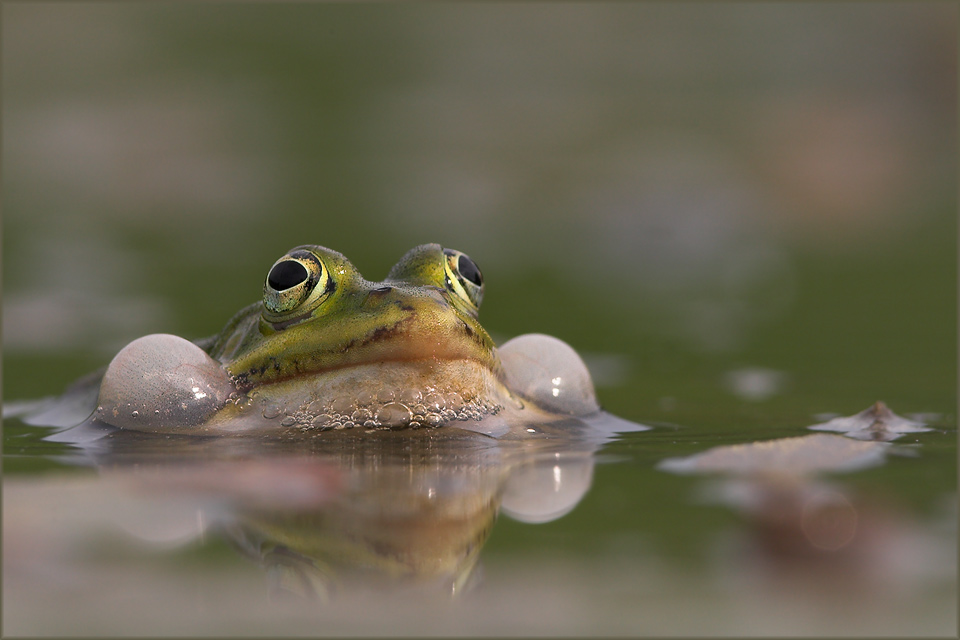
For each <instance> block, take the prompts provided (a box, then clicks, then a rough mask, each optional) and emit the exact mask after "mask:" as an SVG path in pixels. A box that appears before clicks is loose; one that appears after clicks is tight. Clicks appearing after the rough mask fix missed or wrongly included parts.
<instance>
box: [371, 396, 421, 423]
mask: <svg viewBox="0 0 960 640" xmlns="http://www.w3.org/2000/svg"><path fill="white" fill-rule="evenodd" d="M412 418H413V414H412V413H411V412H410V408H409V407H407V406H406V405H405V404H403V403H400V402H389V403H387V404H385V405H383V406H382V407H380V409H379V410H378V411H377V422H379V423H380V424H383V425H386V426H389V427H402V426H404V425H406V424H408V423H409V422H410V420H411V419H412Z"/></svg>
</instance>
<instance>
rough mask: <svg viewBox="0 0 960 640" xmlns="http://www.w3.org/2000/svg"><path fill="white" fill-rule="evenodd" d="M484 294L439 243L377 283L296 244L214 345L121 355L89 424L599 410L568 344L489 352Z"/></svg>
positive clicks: (316, 426)
mask: <svg viewBox="0 0 960 640" xmlns="http://www.w3.org/2000/svg"><path fill="white" fill-rule="evenodd" d="M483 296H484V279H483V275H482V273H481V271H480V268H479V267H478V266H477V264H476V263H475V262H474V261H473V260H472V259H470V257H468V256H467V255H465V254H464V253H462V252H460V251H456V250H454V249H447V248H444V247H441V246H440V245H437V244H424V245H420V246H418V247H415V248H413V249H411V250H410V251H409V252H407V254H406V255H404V256H403V258H401V259H400V261H399V262H397V264H396V265H394V266H393V268H392V269H391V270H390V272H389V273H388V274H387V277H386V278H385V279H384V280H383V281H382V282H371V281H368V280H366V279H364V278H363V277H362V276H361V275H360V273H359V272H358V271H357V269H356V268H355V267H354V266H353V265H352V264H351V263H350V261H349V260H347V258H345V257H344V256H343V255H341V254H340V253H337V252H336V251H333V250H330V249H327V248H325V247H321V246H315V245H304V246H299V247H296V248H294V249H292V250H290V251H289V252H287V253H286V254H284V255H283V256H282V257H281V258H280V259H279V260H277V261H276V262H275V263H274V264H273V266H271V267H270V269H269V271H268V272H267V275H266V278H265V281H264V285H263V298H262V299H261V300H260V301H259V302H257V303H255V304H252V305H250V306H248V307H246V308H245V309H242V310H241V311H240V312H239V313H237V314H236V315H235V316H234V317H233V318H232V319H231V320H230V321H229V322H228V323H227V325H226V326H225V327H224V329H223V330H222V331H221V332H220V333H219V334H218V335H216V336H214V337H212V338H209V339H207V340H201V341H198V342H196V343H194V342H190V341H188V340H185V339H183V338H179V337H176V336H172V335H167V334H153V335H149V336H145V337H143V338H139V339H138V340H135V341H133V342H131V343H130V344H129V345H127V346H126V347H125V348H124V349H123V350H121V351H120V353H118V354H117V356H116V357H115V358H114V359H113V361H112V362H111V363H110V365H109V367H108V368H107V370H106V373H105V374H104V376H103V379H102V382H101V384H100V390H99V397H98V401H97V408H96V410H95V411H94V414H93V420H94V421H95V422H100V423H106V424H108V425H112V426H114V427H118V428H120V429H131V430H136V431H147V432H171V433H173V432H175V433H185V434H199V435H215V434H222V433H251V432H264V431H275V430H278V429H288V430H300V431H332V430H345V429H357V430H363V431H364V432H372V431H378V430H388V429H432V428H439V427H445V426H448V425H455V426H458V427H461V428H467V429H470V430H474V431H479V432H481V433H486V434H488V435H502V434H503V433H505V432H507V431H510V430H511V429H512V428H514V427H515V426H516V425H518V424H523V425H529V424H535V423H545V422H550V421H551V420H557V419H563V418H570V417H577V416H588V415H592V414H597V413H599V412H600V409H599V406H598V405H597V401H596V397H595V394H594V389H593V384H592V381H591V379H590V374H589V373H588V371H587V368H586V366H585V365H584V364H583V361H582V360H581V359H580V357H579V356H578V355H577V354H576V352H575V351H574V350H573V349H572V348H571V347H569V346H568V345H567V344H566V343H564V342H562V341H561V340H559V339H557V338H552V337H550V336H545V335H541V334H528V335H524V336H519V337H517V338H514V339H512V340H510V341H508V342H506V343H505V344H503V345H502V346H501V347H500V348H497V346H496V345H495V344H494V341H493V340H492V339H491V338H490V335H489V334H488V333H487V332H486V331H485V330H484V328H483V327H482V326H481V325H480V323H479V321H478V312H479V309H480V304H481V302H482V300H483ZM525 431H528V432H531V433H532V432H535V431H536V429H535V428H529V429H526V430H525Z"/></svg>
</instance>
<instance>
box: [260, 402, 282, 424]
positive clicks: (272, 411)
mask: <svg viewBox="0 0 960 640" xmlns="http://www.w3.org/2000/svg"><path fill="white" fill-rule="evenodd" d="M262 415H263V417H264V418H266V419H267V420H273V419H274V418H276V417H277V416H279V415H280V407H279V406H277V405H275V404H268V405H267V406H265V407H264V408H263V412H262Z"/></svg>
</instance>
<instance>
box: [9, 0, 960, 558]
mask: <svg viewBox="0 0 960 640" xmlns="http://www.w3.org/2000/svg"><path fill="white" fill-rule="evenodd" d="M2 19H3V43H2V46H3V51H2V53H3V56H2V65H3V67H2V72H3V73H2V76H3V87H2V89H3V105H2V108H3V113H2V117H3V156H2V161H3V184H2V187H3V211H4V218H3V222H4V230H3V231H4V233H3V353H4V355H3V374H4V375H3V392H4V399H5V400H11V399H23V398H33V397H38V396H42V395H49V394H53V393H58V392H59V391H60V390H61V389H62V387H63V386H64V385H65V384H67V383H68V382H70V381H71V380H73V379H75V378H77V377H78V376H80V375H82V374H83V373H85V372H87V371H89V370H91V369H93V368H96V367H98V366H100V365H102V364H105V363H106V362H108V361H109V359H110V357H111V356H112V355H113V354H114V353H115V352H116V351H117V350H118V349H119V348H120V347H122V346H123V345H124V344H126V343H127V342H128V341H130V340H131V339H133V338H136V337H138V336H141V335H144V334H146V333H151V332H169V333H175V334H179V335H182V336H185V337H188V338H199V337H202V336H205V335H210V334H212V333H215V332H217V331H218V330H219V329H220V327H221V326H222V325H223V324H224V323H225V322H226V321H227V320H228V319H229V318H230V317H231V315H232V314H233V313H234V312H235V311H236V310H238V309H240V308H241V307H242V306H244V305H246V304H248V303H250V302H252V301H255V300H256V299H258V298H259V296H260V292H261V286H262V281H263V278H264V276H265V274H266V271H267V269H268V268H269V266H270V265H271V264H272V263H273V261H274V260H275V259H276V258H277V257H279V256H280V255H282V254H283V253H284V252H285V251H286V250H288V249H289V248H291V247H293V246H296V245H299V244H322V245H326V246H329V247H331V248H334V249H336V250H338V251H341V252H342V253H344V254H345V255H347V256H348V257H350V258H351V260H353V261H354V263H355V264H356V265H357V267H358V268H359V269H360V271H361V272H362V273H363V274H364V275H365V276H366V277H367V278H369V279H374V280H378V279H380V278H382V277H384V276H385V275H386V272H387V270H388V269H389V267H390V266H391V265H392V264H393V263H394V262H395V261H396V260H397V259H398V258H399V257H400V256H401V255H402V254H403V253H404V252H405V251H406V250H407V249H409V248H410V247H412V246H414V245H416V244H419V243H423V242H439V243H441V244H444V245H446V246H450V247H454V248H457V249H460V250H462V251H464V252H466V253H468V254H469V255H470V256H471V257H473V258H474V259H475V260H476V261H477V262H478V264H479V265H480V266H481V268H482V269H483V271H484V275H485V277H486V281H487V293H486V297H485V300H484V308H483V309H482V311H481V320H482V321H483V322H484V324H485V326H486V327H487V328H488V329H489V330H490V331H491V332H492V333H493V334H494V336H495V337H497V338H498V341H499V340H502V339H504V338H508V337H511V336H513V335H516V334H520V333H526V332H544V333H550V334H553V335H556V336H558V337H560V338H562V339H564V340H566V341H567V342H569V343H570V344H572V345H573V346H574V347H575V348H576V349H577V350H578V351H580V352H582V353H583V354H584V356H585V358H586V359H587V361H588V363H589V364H590V366H591V368H592V369H593V371H594V373H595V376H596V380H597V383H598V387H599V395H600V399H601V402H602V403H603V405H604V406H605V407H606V408H607V409H609V410H610V411H612V412H613V413H615V414H617V415H620V416H624V417H626V418H629V419H631V420H635V421H639V422H643V423H647V424H653V425H657V426H660V427H661V429H660V430H656V431H654V432H648V433H646V434H642V435H641V436H638V437H635V438H630V439H627V440H625V441H623V442H621V443H619V444H617V445H614V446H613V447H611V449H610V451H611V452H612V453H615V454H617V455H620V456H623V457H624V459H627V460H631V461H634V462H637V464H636V465H632V466H631V465H607V466H601V467H600V468H599V469H598V472H597V483H596V485H595V490H594V492H593V493H592V494H591V497H590V499H588V500H587V501H585V503H584V505H583V506H582V507H581V508H580V509H578V510H577V511H576V512H575V513H574V514H571V516H569V517H568V518H565V519H563V520H561V521H558V522H557V523H554V524H551V525H545V527H544V528H542V529H536V530H535V531H534V530H533V529H530V528H524V527H523V526H521V525H517V524H505V525H500V528H499V529H498V530H497V533H495V535H494V539H493V541H492V542H491V546H492V547H493V548H497V545H507V546H509V545H510V544H514V543H515V544H521V543H520V542H518V541H520V540H522V538H523V536H525V535H528V533H526V532H529V535H530V536H542V535H543V532H544V531H547V530H549V527H553V528H554V530H557V528H558V527H559V528H560V530H563V528H566V529H567V530H569V531H580V530H581V529H583V530H591V529H596V528H598V527H600V526H604V527H606V529H608V530H611V531H613V530H615V529H617V528H618V527H619V528H620V529H623V530H625V531H635V530H636V529H637V528H638V527H641V526H646V527H652V528H654V529H657V530H658V531H660V532H661V533H662V538H663V541H664V543H665V544H671V543H673V544H678V545H679V544H683V540H684V535H692V536H699V535H703V532H704V531H707V530H709V529H710V527H706V528H702V529H698V528H694V529H695V530H692V529H691V527H689V526H687V525H689V521H683V520H682V518H689V517H690V516H689V514H684V515H679V514H680V511H679V510H680V509H681V506H680V505H679V503H678V502H677V496H681V495H686V493H687V491H688V488H689V486H690V482H688V481H687V480H686V479H672V478H671V479H666V478H663V474H661V473H660V472H656V471H653V470H652V468H651V465H652V464H653V463H655V462H656V461H658V460H659V459H661V458H663V457H666V456H672V455H683V454H685V453H691V452H693V451H699V450H702V449H703V448H705V447H707V446H709V445H711V444H715V443H721V442H734V441H744V440H750V439H757V438H768V437H771V438H772V437H777V436H784V435H799V434H801V433H803V432H804V427H805V426H807V425H809V424H812V423H814V422H817V421H818V420H817V419H816V418H815V416H816V415H818V414H822V413H831V412H832V413H838V414H844V415H846V414H851V413H854V412H857V411H860V410H862V409H865V408H866V407H868V406H869V405H871V404H872V403H873V402H875V401H877V400H884V401H885V402H887V404H889V405H890V406H891V407H892V408H893V409H894V411H897V412H898V413H906V414H911V413H923V414H925V415H926V416H927V419H928V421H929V422H930V423H931V424H933V425H934V426H936V427H938V428H939V429H941V431H940V432H936V433H934V434H932V435H930V436H927V438H928V440H927V441H926V442H927V444H928V446H927V448H926V449H925V451H924V453H925V455H926V456H927V458H926V464H925V465H923V466H922V467H919V468H918V467H917V466H916V465H915V466H913V467H909V468H910V469H912V471H904V469H905V467H904V466H901V465H898V464H891V465H889V466H888V467H885V468H884V470H883V471H878V472H877V473H876V474H875V475H874V476H871V475H869V474H867V475H865V476H864V477H866V478H867V479H868V480H869V481H870V482H877V483H880V484H885V485H887V486H889V487H890V488H891V490H894V491H899V492H901V493H903V494H904V495H905V496H906V497H907V498H908V500H913V501H915V503H917V504H927V503H929V502H931V501H932V500H934V499H935V497H936V496H940V495H942V494H943V492H945V491H953V490H955V487H956V454H955V452H956V449H955V441H954V438H953V435H954V434H953V433H952V430H953V429H954V426H955V408H956V390H957V375H956V360H957V339H956V337H957V324H956V319H957V318H956V310H957V252H956V240H957V168H958V167H957V117H956V114H957V95H956V88H957V82H956V79H957V68H956V62H957V7H956V6H955V5H954V4H951V3H912V2H911V3H802V4H801V3H771V4H763V3H742V4H735V3H718V4H700V3H695V4H687V3H678V4H672V3H671V4H668V3H589V4H578V3H561V4H525V3H519V4H514V3H502V4H500V3H497V4H483V5H481V4H472V3H465V4H460V3H457V4H451V5H446V4H435V3H416V4H389V5H381V4H349V5H347V4H307V3H294V4H267V3H264V4H233V3H228V4H222V3H130V4H127V3H113V2H110V3H83V2H76V3H74V2H71V3H59V2H49V3H47V2H29V3H16V2H7V3H4V4H3V7H2ZM943 431H949V432H950V433H949V435H946V434H944V433H943ZM9 433H11V432H9V431H8V434H9ZM678 441H679V443H680V444H677V443H678ZM7 445H8V451H9V445H10V440H9V438H8V439H7ZM9 468H10V467H8V469H9ZM14 468H16V467H14ZM638 483H639V484H638ZM658 483H662V484H663V485H669V486H670V487H672V488H670V489H669V490H668V489H666V488H664V489H663V490H662V491H660V492H650V491H649V490H643V489H640V488H639V486H640V484H643V485H644V486H649V485H651V484H653V485H657V484H658ZM625 486H627V487H638V488H637V489H636V490H634V489H624V487H625ZM624 491H626V492H627V494H628V498H629V500H632V501H633V502H631V505H633V506H631V509H634V510H632V511H624V510H623V504H624V500H627V499H628V498H625V497H623V496H622V495H621V494H622V493H623V492H624ZM605 505H606V506H605ZM605 509H606V511H605ZM657 509H659V510H660V511H659V513H660V514H661V516H662V518H660V519H659V520H658V521H657V522H655V523H652V522H644V524H642V525H641V519H642V515H641V514H642V513H643V512H644V511H650V510H657ZM671 509H672V511H671ZM671 514H673V516H674V517H675V518H674V519H671ZM704 517H706V516H704ZM718 517H720V516H718ZM683 522H686V523H687V524H683ZM570 540H571V545H573V546H575V545H578V544H580V542H581V541H580V539H579V538H577V537H571V538H570ZM511 541H513V542H511ZM524 544H528V546H531V545H532V542H531V543H524Z"/></svg>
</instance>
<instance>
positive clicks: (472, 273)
mask: <svg viewBox="0 0 960 640" xmlns="http://www.w3.org/2000/svg"><path fill="white" fill-rule="evenodd" d="M457 270H458V271H459V272H460V275H461V276H463V277H464V278H466V279H467V280H469V281H470V282H472V283H473V284H475V285H477V286H478V287H479V286H481V285H483V276H481V275H480V269H478V268H477V265H476V263H475V262H474V261H473V260H471V259H470V258H468V257H467V256H463V255H462V256H460V258H459V259H458V260H457Z"/></svg>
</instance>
